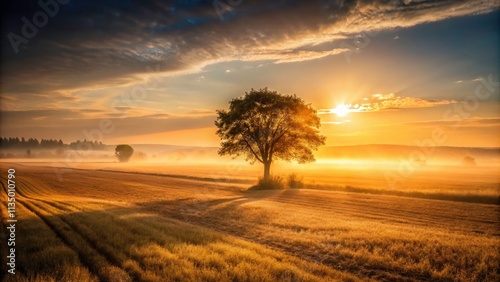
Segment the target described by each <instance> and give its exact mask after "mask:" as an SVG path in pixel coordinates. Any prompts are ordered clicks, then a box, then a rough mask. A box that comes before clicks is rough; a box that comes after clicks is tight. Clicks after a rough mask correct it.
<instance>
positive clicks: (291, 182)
mask: <svg viewBox="0 0 500 282" xmlns="http://www.w3.org/2000/svg"><path fill="white" fill-rule="evenodd" d="M303 179H304V178H303V177H302V176H299V175H298V174H296V173H292V174H290V175H288V178H287V184H288V187H290V188H303V187H304V182H303Z"/></svg>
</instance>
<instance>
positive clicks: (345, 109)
mask: <svg viewBox="0 0 500 282" xmlns="http://www.w3.org/2000/svg"><path fill="white" fill-rule="evenodd" d="M349 107H350V105H346V104H344V103H342V104H339V105H337V107H336V108H335V109H332V110H331V112H332V113H334V114H336V115H337V116H339V117H345V116H346V115H347V114H348V113H349Z"/></svg>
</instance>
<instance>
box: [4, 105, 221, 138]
mask: <svg viewBox="0 0 500 282" xmlns="http://www.w3.org/2000/svg"><path fill="white" fill-rule="evenodd" d="M1 115H2V131H3V132H4V133H7V134H8V135H9V136H12V137H15V136H19V137H21V136H24V137H38V138H53V137H54V133H55V132H61V131H62V132H64V138H65V139H67V140H68V141H71V140H76V139H80V140H83V139H84V138H87V139H90V138H89V137H88V136H86V135H85V134H84V132H93V130H98V129H99V128H100V127H99V126H100V123H101V121H102V120H109V121H110V122H111V123H112V125H113V127H114V130H113V131H112V132H107V133H106V134H104V136H103V137H104V139H106V138H119V137H126V136H129V135H130V134H131V132H132V133H133V134H138V135H140V134H152V133H159V132H171V131H177V130H183V129H198V128H207V127H211V126H212V125H213V122H214V120H215V115H214V113H213V112H212V115H199V114H193V115H171V114H153V115H143V116H125V117H124V116H119V117H109V118H102V117H99V118H97V117H93V116H89V115H88V114H87V113H86V111H81V110H63V109H61V110H29V111H3V112H2V114H1ZM61 120H64V121H66V122H61ZM35 121H36V122H35ZM69 121H71V122H69ZM27 133H28V134H29V135H30V136H26V134H27Z"/></svg>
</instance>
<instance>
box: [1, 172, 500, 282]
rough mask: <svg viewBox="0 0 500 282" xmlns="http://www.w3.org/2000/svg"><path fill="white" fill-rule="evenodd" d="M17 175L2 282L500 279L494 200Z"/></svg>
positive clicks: (115, 176)
mask: <svg viewBox="0 0 500 282" xmlns="http://www.w3.org/2000/svg"><path fill="white" fill-rule="evenodd" d="M12 167H13V168H15V169H16V184H17V195H16V203H17V216H18V223H17V239H16V240H17V243H16V246H17V252H18V254H17V267H16V269H17V274H16V275H15V276H14V275H5V273H6V271H5V269H2V274H3V275H5V276H4V277H2V278H3V279H2V280H3V281H367V280H373V281H430V280H434V281H498V280H500V266H499V261H500V256H499V247H498V246H500V227H499V226H500V210H499V206H498V205H496V204H482V203H470V202H463V201H449V200H436V199H423V198H417V197H403V196H395V195H385V194H376V193H375V194H374V193H360V192H352V191H345V190H341V191H333V190H317V189H287V190H278V191H246V189H247V188H248V187H249V185H248V184H246V183H227V182H217V181H208V180H204V179H201V178H200V179H188V178H182V177H172V176H162V175H153V174H137V173H129V172H111V171H98V170H89V169H74V170H71V171H70V172H67V173H66V174H65V175H64V180H63V181H60V179H58V177H57V174H56V173H54V169H53V168H51V167H43V166H37V167H35V166H28V165H19V164H5V163H2V164H1V169H2V171H4V172H5V171H7V169H8V168H12ZM365 181H366V180H365ZM429 185H430V184H429ZM2 186H3V189H4V191H5V190H6V186H5V173H2ZM1 199H2V222H3V224H4V225H5V224H6V216H7V211H6V208H5V207H6V203H5V201H6V193H5V192H3V193H2V196H1ZM2 229H3V230H5V226H3V227H2ZM1 246H2V249H1V257H2V261H1V264H2V268H5V265H6V255H7V249H6V245H5V244H2V245H1Z"/></svg>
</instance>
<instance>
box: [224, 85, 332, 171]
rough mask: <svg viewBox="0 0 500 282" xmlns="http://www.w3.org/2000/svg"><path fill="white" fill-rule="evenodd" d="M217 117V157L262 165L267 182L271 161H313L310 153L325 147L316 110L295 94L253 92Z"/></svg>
mask: <svg viewBox="0 0 500 282" xmlns="http://www.w3.org/2000/svg"><path fill="white" fill-rule="evenodd" d="M217 114H218V117H217V120H216V121H215V125H216V126H217V128H218V130H217V135H218V136H219V137H220V138H221V147H220V149H219V155H221V156H222V155H233V156H235V157H237V156H240V155H244V156H245V157H246V160H247V161H250V163H252V164H253V163H254V162H255V161H259V162H261V163H262V164H264V179H269V176H270V170H271V163H272V162H273V161H274V160H277V159H281V160H285V161H291V160H297V161H298V162H299V163H307V162H312V161H314V156H313V153H312V150H316V149H317V147H318V146H320V145H324V144H325V139H326V137H324V136H322V135H320V134H319V127H320V119H319V117H318V116H317V114H316V110H314V109H313V108H312V107H311V105H310V104H306V103H305V102H304V101H303V100H302V99H300V98H299V97H297V96H296V95H282V94H279V93H278V92H276V91H271V90H268V89H267V88H264V89H260V90H254V89H252V90H250V92H246V93H245V96H243V97H239V98H235V99H233V100H231V102H229V110H218V111H217Z"/></svg>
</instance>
